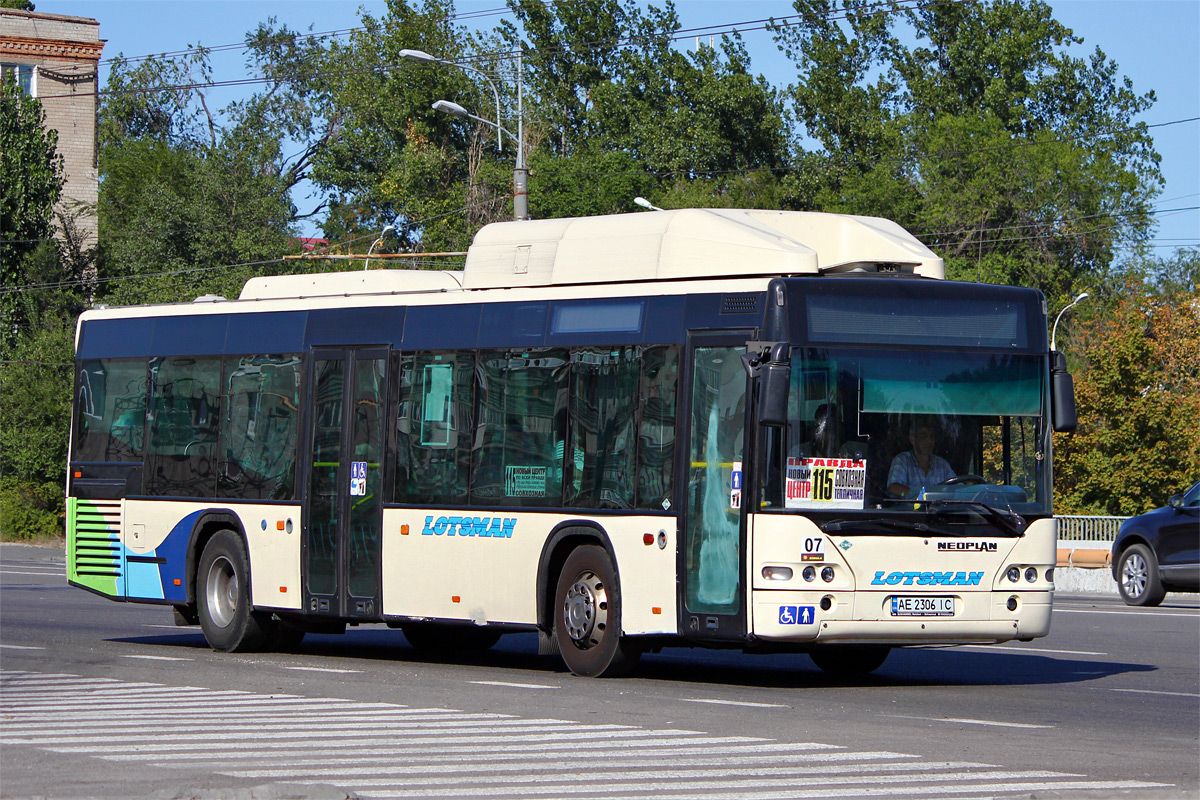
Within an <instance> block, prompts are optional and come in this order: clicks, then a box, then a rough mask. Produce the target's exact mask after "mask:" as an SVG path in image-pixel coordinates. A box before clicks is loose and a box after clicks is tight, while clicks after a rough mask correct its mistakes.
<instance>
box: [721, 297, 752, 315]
mask: <svg viewBox="0 0 1200 800" xmlns="http://www.w3.org/2000/svg"><path fill="white" fill-rule="evenodd" d="M755 311H758V295H756V294H727V295H725V297H724V298H723V299H722V301H721V313H722V314H753V313H754V312H755Z"/></svg>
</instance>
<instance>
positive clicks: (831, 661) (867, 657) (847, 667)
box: [808, 644, 891, 678]
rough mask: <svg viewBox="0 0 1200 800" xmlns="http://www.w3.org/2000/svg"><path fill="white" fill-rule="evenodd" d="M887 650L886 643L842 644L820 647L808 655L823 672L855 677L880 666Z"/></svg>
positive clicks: (884, 659)
mask: <svg viewBox="0 0 1200 800" xmlns="http://www.w3.org/2000/svg"><path fill="white" fill-rule="evenodd" d="M889 652H891V648H890V647H888V646H887V645H877V644H844V645H829V646H827V647H820V648H817V649H816V650H813V651H812V652H810V653H809V654H808V655H809V657H810V658H812V660H813V663H814V664H816V665H817V666H818V667H820V668H821V670H822V671H823V672H828V673H830V674H833V675H840V676H842V677H845V678H856V677H860V676H863V675H867V674H868V673H871V672H874V671H875V670H877V669H879V668H880V667H882V666H883V662H884V661H886V660H887V657H888V653H889Z"/></svg>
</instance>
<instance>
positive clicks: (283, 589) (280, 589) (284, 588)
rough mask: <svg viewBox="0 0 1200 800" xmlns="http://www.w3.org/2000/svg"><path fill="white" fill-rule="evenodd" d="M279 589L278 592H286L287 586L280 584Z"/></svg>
mask: <svg viewBox="0 0 1200 800" xmlns="http://www.w3.org/2000/svg"><path fill="white" fill-rule="evenodd" d="M279 591H280V592H282V593H283V594H287V587H286V586H280V587H279Z"/></svg>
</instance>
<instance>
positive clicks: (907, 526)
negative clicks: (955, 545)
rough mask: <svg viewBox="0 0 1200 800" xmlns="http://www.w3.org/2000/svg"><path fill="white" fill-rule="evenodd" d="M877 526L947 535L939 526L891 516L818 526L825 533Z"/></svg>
mask: <svg viewBox="0 0 1200 800" xmlns="http://www.w3.org/2000/svg"><path fill="white" fill-rule="evenodd" d="M871 526H878V527H884V528H896V529H898V530H902V531H918V532H920V533H925V534H933V535H935V536H949V535H950V534H949V532H948V531H945V530H942V529H941V528H935V527H934V526H932V525H930V524H928V523H925V522H912V521H910V520H906V519H893V518H891V517H873V518H871V519H838V520H834V521H833V522H826V523H825V524H824V525H821V526H819V527H820V528H821V530H823V531H825V532H826V533H830V532H832V531H845V530H850V529H851V528H866V527H871Z"/></svg>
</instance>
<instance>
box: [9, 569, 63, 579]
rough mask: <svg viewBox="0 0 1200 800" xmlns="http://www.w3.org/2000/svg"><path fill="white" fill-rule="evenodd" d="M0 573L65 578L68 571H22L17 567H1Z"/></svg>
mask: <svg viewBox="0 0 1200 800" xmlns="http://www.w3.org/2000/svg"><path fill="white" fill-rule="evenodd" d="M0 575H38V576H41V577H43V578H65V577H67V573H66V571H63V572H22V571H20V570H15V569H0Z"/></svg>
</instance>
